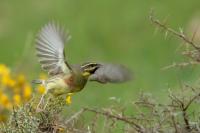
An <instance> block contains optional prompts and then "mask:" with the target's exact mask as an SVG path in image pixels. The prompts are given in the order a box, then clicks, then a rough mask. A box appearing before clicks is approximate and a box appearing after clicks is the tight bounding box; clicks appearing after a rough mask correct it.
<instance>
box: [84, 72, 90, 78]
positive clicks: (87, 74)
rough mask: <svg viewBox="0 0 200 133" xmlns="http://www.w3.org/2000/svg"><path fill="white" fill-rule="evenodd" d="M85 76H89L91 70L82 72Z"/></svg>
mask: <svg viewBox="0 0 200 133" xmlns="http://www.w3.org/2000/svg"><path fill="white" fill-rule="evenodd" d="M82 75H83V76H84V77H87V76H90V73H89V72H83V74H82Z"/></svg>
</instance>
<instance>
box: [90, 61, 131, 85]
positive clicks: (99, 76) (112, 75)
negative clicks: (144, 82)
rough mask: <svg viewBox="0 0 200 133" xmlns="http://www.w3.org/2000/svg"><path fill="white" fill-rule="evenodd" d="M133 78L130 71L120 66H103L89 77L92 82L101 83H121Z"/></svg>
mask: <svg viewBox="0 0 200 133" xmlns="http://www.w3.org/2000/svg"><path fill="white" fill-rule="evenodd" d="M131 78H132V74H131V72H130V70H129V69H127V68H126V67H124V66H122V65H119V64H101V65H100V67H99V68H98V69H97V70H96V71H95V72H94V74H92V75H91V76H90V77H89V80H90V81H97V82H100V83H107V82H109V83H121V82H125V81H128V80H130V79H131Z"/></svg>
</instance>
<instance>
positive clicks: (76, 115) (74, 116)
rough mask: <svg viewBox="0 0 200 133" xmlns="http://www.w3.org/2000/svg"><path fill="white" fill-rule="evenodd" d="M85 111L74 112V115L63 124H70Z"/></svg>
mask: <svg viewBox="0 0 200 133" xmlns="http://www.w3.org/2000/svg"><path fill="white" fill-rule="evenodd" d="M84 111H85V109H81V110H80V111H78V112H76V113H75V114H74V115H72V116H71V117H70V118H69V119H67V120H66V121H65V124H68V123H69V122H71V121H72V120H74V119H75V118H77V117H78V116H79V115H80V114H82V113H83V112H84Z"/></svg>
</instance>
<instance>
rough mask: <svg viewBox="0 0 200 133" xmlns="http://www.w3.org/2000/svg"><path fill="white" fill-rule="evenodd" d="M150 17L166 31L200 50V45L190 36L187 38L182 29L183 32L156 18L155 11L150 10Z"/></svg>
mask: <svg viewBox="0 0 200 133" xmlns="http://www.w3.org/2000/svg"><path fill="white" fill-rule="evenodd" d="M149 19H150V20H151V22H152V23H154V24H156V25H157V26H159V27H160V28H162V29H163V30H165V31H166V32H169V33H172V34H173V35H175V36H177V37H179V38H181V39H182V40H183V41H185V42H186V43H188V44H190V45H191V46H192V47H193V48H194V49H196V50H198V51H199V52H200V47H198V46H197V45H196V44H195V43H194V42H193V40H190V39H189V38H187V37H186V35H185V34H184V33H183V32H182V30H181V32H177V31H175V30H174V29H171V28H169V27H167V26H166V25H165V24H163V23H161V22H160V21H159V20H158V19H156V18H154V16H153V11H151V12H150V15H149Z"/></svg>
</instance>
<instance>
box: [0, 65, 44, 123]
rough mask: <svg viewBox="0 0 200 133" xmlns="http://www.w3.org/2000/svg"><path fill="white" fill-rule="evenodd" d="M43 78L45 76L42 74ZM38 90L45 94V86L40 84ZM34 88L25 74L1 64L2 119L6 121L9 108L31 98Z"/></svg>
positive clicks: (0, 100)
mask: <svg viewBox="0 0 200 133" xmlns="http://www.w3.org/2000/svg"><path fill="white" fill-rule="evenodd" d="M41 78H44V76H43V75H42V76H41ZM36 91H37V92H38V93H39V94H43V93H44V91H45V88H44V87H43V86H38V87H37V88H36ZM32 94H33V88H32V87H31V84H30V82H28V80H27V78H26V77H25V75H24V74H12V73H11V70H10V69H9V68H8V67H7V66H6V65H4V64H0V121H5V120H6V118H7V115H8V112H9V110H12V108H13V107H14V106H20V105H22V104H23V103H26V102H27V101H28V100H30V99H31V97H32Z"/></svg>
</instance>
